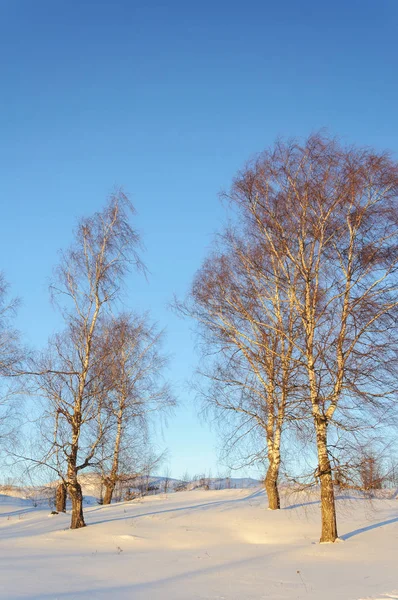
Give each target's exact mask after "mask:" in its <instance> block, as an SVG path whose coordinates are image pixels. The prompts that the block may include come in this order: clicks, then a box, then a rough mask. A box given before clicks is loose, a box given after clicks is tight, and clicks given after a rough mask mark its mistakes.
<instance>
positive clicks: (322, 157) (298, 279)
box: [229, 135, 398, 542]
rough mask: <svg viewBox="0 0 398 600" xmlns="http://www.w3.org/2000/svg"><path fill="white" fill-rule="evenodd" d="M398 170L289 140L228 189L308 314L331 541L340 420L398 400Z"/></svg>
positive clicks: (354, 419)
mask: <svg viewBox="0 0 398 600" xmlns="http://www.w3.org/2000/svg"><path fill="white" fill-rule="evenodd" d="M397 194H398V167H397V164H396V163H394V162H393V161H392V160H391V159H390V157H389V156H388V155H387V154H382V153H376V152H374V151H372V150H369V149H356V148H344V147H342V146H341V145H339V143H338V142H336V141H335V140H333V139H328V138H327V137H326V136H322V135H314V136H311V137H310V138H309V139H308V140H306V142H305V143H304V144H303V145H300V144H298V143H296V142H294V141H293V142H288V143H284V142H278V143H277V144H276V146H275V147H274V148H273V149H271V150H270V151H266V152H264V153H263V154H262V155H260V156H259V157H258V158H257V159H255V160H254V161H253V162H252V163H251V164H249V165H248V167H247V168H246V169H245V170H244V171H243V172H241V173H240V174H239V175H238V177H237V178H236V179H235V181H234V184H233V186H232V189H231V192H230V194H229V197H230V198H231V200H232V201H233V202H234V203H235V205H236V206H238V208H239V210H240V214H241V215H243V218H244V219H245V220H247V221H248V222H249V223H251V224H252V225H253V227H256V228H257V230H258V235H259V236H262V237H263V238H264V240H266V241H267V245H268V248H270V252H271V255H272V260H274V261H276V262H277V263H278V265H279V267H278V269H279V270H280V271H283V273H284V278H285V285H286V291H287V294H288V295H289V296H290V297H291V298H292V301H293V302H294V305H295V310H296V313H297V315H298V317H299V319H300V322H301V334H300V336H299V338H298V339H296V340H294V346H295V351H296V352H297V354H298V355H299V357H300V364H301V366H302V368H303V369H304V373H305V376H306V380H307V386H308V399H309V401H310V410H311V415H312V420H313V425H314V429H315V434H316V447H317V457H318V469H317V473H316V475H317V477H318V478H319V481H320V487H321V513H322V534H321V541H322V542H333V541H335V539H336V538H337V525H336V511H335V498H334V490H333V477H332V464H331V455H330V447H329V442H328V439H329V435H328V434H329V433H330V428H338V427H340V428H348V429H349V428H350V427H351V426H354V427H357V423H358V419H359V418H360V417H361V416H362V417H364V418H365V415H366V418H368V416H369V415H371V416H373V417H374V422H376V421H379V422H380V421H384V422H386V420H387V418H388V416H389V409H390V407H391V404H390V401H391V402H392V400H395V397H396V388H397V386H396V374H395V366H396V341H397V340H396V333H397V328H396V322H397V321H396V319H397V310H396V309H397V300H398V297H397V277H396V273H397V261H398V250H397V249H398V244H397V241H398V228H397V215H398V210H397V208H398V207H397V198H398V195H397Z"/></svg>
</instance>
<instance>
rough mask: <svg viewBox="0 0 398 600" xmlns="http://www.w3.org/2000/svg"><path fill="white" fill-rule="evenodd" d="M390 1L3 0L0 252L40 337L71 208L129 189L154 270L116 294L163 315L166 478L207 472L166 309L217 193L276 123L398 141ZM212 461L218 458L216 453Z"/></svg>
mask: <svg viewBox="0 0 398 600" xmlns="http://www.w3.org/2000/svg"><path fill="white" fill-rule="evenodd" d="M397 31H398V3H397V2H396V0H379V1H378V2H376V1H375V0H335V1H334V2H322V1H319V0H302V1H300V2H299V1H297V0H285V1H284V2H269V1H266V0H257V1H251V0H247V1H246V2H236V1H234V0H229V1H228V2H227V1H224V0H219V1H214V0H213V2H209V1H208V0H203V1H201V2H196V3H194V2H187V1H185V2H177V1H174V0H169V1H168V2H160V1H157V2H153V1H150V0H148V1H147V2H142V1H141V2H138V1H136V0H106V1H105V0H91V1H88V0H0V60H1V75H0V86H1V94H0V103H1V111H0V172H1V176H0V203H1V213H0V269H1V270H3V271H4V272H5V275H6V277H7V279H8V280H9V282H10V283H11V284H12V290H13V292H14V294H16V295H18V296H20V297H21V298H22V299H23V306H22V308H21V310H20V313H19V318H18V324H19V326H20V328H21V330H22V331H23V333H24V334H25V336H26V339H27V340H28V342H29V343H30V344H31V345H33V346H37V347H40V346H41V345H43V344H44V343H45V342H46V339H47V337H48V335H49V334H51V332H52V331H54V329H55V328H56V327H57V326H58V325H59V322H58V320H57V317H56V314H55V313H54V312H53V309H52V308H51V306H50V304H49V301H48V292H47V282H48V277H49V276H50V274H51V270H52V266H53V265H54V264H55V263H56V262H57V251H58V249H59V248H62V247H66V246H68V245H69V243H70V242H71V240H72V233H71V232H72V229H73V227H74V224H75V222H76V218H77V217H78V216H80V215H87V214H90V213H92V212H94V211H95V210H97V209H98V208H100V207H101V206H102V205H103V203H104V200H105V198H106V196H107V195H108V193H109V192H110V191H111V190H112V189H113V187H114V186H115V185H121V186H123V187H124V189H125V190H126V191H127V192H129V193H130V194H131V198H132V201H133V203H134V204H135V206H136V208H137V210H138V215H137V218H136V226H137V227H138V229H139V230H140V231H141V232H142V235H143V239H144V242H145V246H146V252H145V254H144V259H145V261H146V263H147V266H148V268H149V271H150V277H149V281H148V283H146V282H145V281H140V280H139V279H138V278H137V277H131V279H130V281H129V290H130V291H129V299H128V305H129V306H131V308H138V309H143V308H145V309H149V310H150V311H151V314H152V316H153V318H154V319H155V320H157V321H158V322H159V324H160V325H161V326H162V327H163V326H164V327H166V329H167V345H166V349H167V351H168V352H169V353H171V354H172V355H173V358H172V362H171V368H170V378H171V379H172V380H173V381H174V382H175V385H176V389H177V392H178V397H179V402H180V407H179V408H178V409H177V411H176V414H175V417H174V418H173V419H170V420H169V426H168V428H167V429H165V432H164V439H163V440H160V441H159V445H160V446H168V448H169V450H170V460H169V464H170V468H171V471H172V474H173V476H175V477H178V476H179V475H182V473H183V472H184V471H186V470H189V472H190V473H191V474H193V473H198V472H202V471H204V470H208V469H211V470H212V472H213V474H216V472H217V469H218V467H217V452H216V445H217V438H216V436H215V433H214V432H212V431H210V430H209V427H208V426H207V425H206V424H203V423H201V422H200V420H199V419H198V418H197V416H196V414H197V407H195V406H194V405H193V400H192V397H191V395H190V393H189V390H188V388H187V386H186V385H185V381H186V380H187V379H188V378H189V377H190V375H191V374H192V371H193V369H194V366H195V364H196V356H195V351H194V344H193V338H192V334H191V331H190V328H191V324H189V323H185V322H182V321H180V320H179V319H177V318H176V317H175V316H174V315H173V314H172V313H171V312H170V311H169V310H168V308H167V305H168V303H169V302H170V301H171V299H172V296H173V294H174V293H176V294H177V295H179V296H180V297H181V296H183V295H184V293H185V292H186V291H187V289H188V287H189V284H190V282H191V280H192V277H193V275H194V273H195V271H196V269H197V268H198V267H199V266H200V264H201V261H202V259H203V257H204V256H205V254H206V252H207V249H208V248H209V245H210V243H211V240H212V236H213V234H214V232H215V231H216V230H217V228H219V227H220V224H221V223H222V219H223V214H224V211H223V208H222V206H221V205H220V203H219V201H218V197H217V194H218V192H219V191H220V190H221V189H223V188H226V187H227V186H228V185H229V183H230V181H231V179H232V177H233V176H234V174H235V173H236V171H237V170H238V169H239V168H240V167H241V166H242V165H243V164H244V162H245V161H246V160H247V159H248V158H250V157H251V156H252V155H253V154H254V153H256V152H258V151H260V150H262V149H264V148H265V147H267V146H269V145H270V144H272V143H273V141H274V140H275V138H276V137H277V136H278V135H283V136H291V135H292V136H305V135H308V134H309V133H311V132H313V131H315V130H318V129H320V128H324V127H326V128H327V129H329V131H330V132H331V133H333V134H338V135H339V136H341V137H342V138H343V140H346V141H347V142H355V143H358V144H361V145H372V146H375V147H377V148H379V149H381V148H382V149H384V148H387V149H390V150H392V151H393V152H394V153H395V155H396V156H397V154H398V136H397V134H398V128H397V125H398V118H397V107H398V68H397V67H398V38H397ZM221 468H222V467H221Z"/></svg>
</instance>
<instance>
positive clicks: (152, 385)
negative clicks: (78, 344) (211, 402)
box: [99, 313, 174, 504]
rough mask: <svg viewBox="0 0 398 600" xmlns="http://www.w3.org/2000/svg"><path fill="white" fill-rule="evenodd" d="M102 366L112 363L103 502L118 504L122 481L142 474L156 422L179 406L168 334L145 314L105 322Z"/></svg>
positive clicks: (104, 442)
mask: <svg viewBox="0 0 398 600" xmlns="http://www.w3.org/2000/svg"><path fill="white" fill-rule="evenodd" d="M104 328H105V330H106V332H107V333H106V334H104V336H103V339H104V340H105V341H106V344H105V347H104V348H103V355H104V357H103V360H102V361H101V363H102V364H105V365H106V372H105V376H106V381H107V383H106V384H105V385H106V388H107V389H108V390H109V391H108V393H107V398H106V402H105V404H104V406H103V409H102V414H103V417H104V419H105V423H107V424H108V433H107V435H106V437H104V438H103V440H102V444H101V456H102V459H101V461H100V463H99V464H100V467H101V475H102V481H103V485H104V488H105V493H104V496H103V504H110V503H111V501H112V496H113V492H114V490H115V486H116V484H117V482H118V481H119V479H120V478H121V477H126V476H128V474H130V476H131V474H133V473H135V474H136V473H139V472H140V470H141V469H142V468H143V467H144V463H145V460H146V456H147V454H148V448H149V445H150V429H151V424H152V422H153V420H154V419H155V418H156V417H158V416H159V415H160V413H161V412H164V411H165V410H166V409H168V408H170V407H171V406H173V405H174V398H173V395H172V393H171V391H170V387H169V385H168V383H167V382H166V381H165V380H164V377H163V371H164V369H165V367H166V365H167V357H166V356H165V355H163V354H162V352H161V345H162V338H163V333H162V332H159V331H158V330H157V328H156V326H155V325H153V324H151V323H150V320H149V316H148V315H147V314H145V315H142V316H137V315H132V314H126V313H125V314H121V315H118V316H117V317H115V318H112V319H110V320H108V322H107V323H106V324H105V327H104Z"/></svg>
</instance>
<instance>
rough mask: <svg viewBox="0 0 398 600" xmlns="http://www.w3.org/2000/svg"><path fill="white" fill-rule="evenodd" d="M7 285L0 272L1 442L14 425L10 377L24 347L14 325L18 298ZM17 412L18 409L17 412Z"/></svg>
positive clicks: (14, 390) (15, 390)
mask: <svg viewBox="0 0 398 600" xmlns="http://www.w3.org/2000/svg"><path fill="white" fill-rule="evenodd" d="M8 288H9V286H8V284H7V282H6V280H5V278H4V275H3V274H2V273H1V272H0V442H1V443H2V445H3V444H4V443H5V440H6V439H9V437H10V435H12V433H13V431H14V428H15V425H16V421H15V418H16V413H17V412H18V411H16V410H14V408H15V406H14V402H13V400H14V399H17V398H18V396H19V392H20V388H19V387H18V388H17V387H16V385H15V383H14V382H13V381H12V379H11V377H12V376H13V375H14V374H15V372H16V370H18V369H19V368H20V367H21V363H22V360H23V350H22V347H21V341H20V335H19V332H18V331H17V330H16V329H15V328H14V326H13V319H14V317H15V315H16V310H17V308H18V304H19V302H18V300H17V299H15V298H10V297H9V294H8ZM19 412H20V411H19Z"/></svg>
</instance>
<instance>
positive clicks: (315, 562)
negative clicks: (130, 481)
mask: <svg viewBox="0 0 398 600" xmlns="http://www.w3.org/2000/svg"><path fill="white" fill-rule="evenodd" d="M289 498H290V496H288V497H285V498H284V504H285V508H284V509H283V510H281V511H278V512H272V511H268V510H266V509H265V506H266V503H265V497H264V492H263V490H262V489H261V488H255V489H234V488H232V489H225V490H220V491H216V490H208V491H206V490H204V489H197V490H193V491H189V492H184V491H182V492H180V493H176V494H168V495H164V494H161V495H157V496H156V495H155V496H148V497H146V498H143V499H140V500H135V501H133V502H122V503H120V504H113V505H111V506H99V505H96V506H91V507H88V508H86V511H85V515H86V522H87V524H88V527H86V528H84V529H81V530H77V531H71V530H69V529H68V526H69V518H70V516H69V515H68V514H66V515H56V516H49V509H48V508H43V507H40V506H38V507H36V508H35V507H33V506H32V502H31V501H29V500H23V499H21V498H13V497H11V496H1V497H0V598H2V599H3V598H4V600H22V599H25V600H28V599H29V600H105V599H107V600H108V599H109V598H112V599H116V600H132V599H134V600H199V599H203V600H204V599H206V600H210V599H211V600H216V599H217V600H221V599H224V600H263V599H265V598H270V599H272V600H279V599H286V600H287V599H299V598H300V599H303V600H304V599H306V600H307V599H308V600H310V599H311V600H315V599H316V600H358V599H364V598H384V599H387V598H390V599H391V598H398V591H397V590H398V575H397V547H398V501H397V499H377V500H372V501H368V500H367V499H365V498H363V497H360V496H358V495H355V496H353V497H352V498H341V499H339V500H338V509H339V531H340V535H341V536H342V538H343V539H344V540H345V541H344V543H336V544H334V545H320V544H318V537H319V529H320V527H319V502H318V501H317V499H316V497H315V496H314V497H312V498H309V497H308V496H306V497H305V498H304V497H303V498H302V499H301V500H302V502H301V503H300V501H298V500H299V499H298V498H297V496H296V497H295V503H294V505H293V506H292V505H290V506H286V502H287V501H289ZM394 590H396V591H395V592H394Z"/></svg>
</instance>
